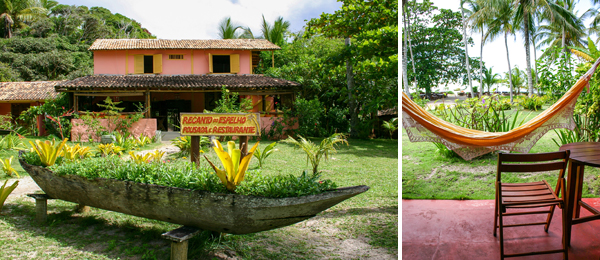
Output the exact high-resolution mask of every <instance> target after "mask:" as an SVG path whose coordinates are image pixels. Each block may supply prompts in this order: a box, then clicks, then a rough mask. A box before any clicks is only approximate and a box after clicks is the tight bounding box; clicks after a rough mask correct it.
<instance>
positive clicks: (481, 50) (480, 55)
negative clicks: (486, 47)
mask: <svg viewBox="0 0 600 260" xmlns="http://www.w3.org/2000/svg"><path fill="white" fill-rule="evenodd" d="M483 43H484V41H483V28H482V29H481V48H480V49H479V96H483ZM488 92H489V91H488Z"/></svg>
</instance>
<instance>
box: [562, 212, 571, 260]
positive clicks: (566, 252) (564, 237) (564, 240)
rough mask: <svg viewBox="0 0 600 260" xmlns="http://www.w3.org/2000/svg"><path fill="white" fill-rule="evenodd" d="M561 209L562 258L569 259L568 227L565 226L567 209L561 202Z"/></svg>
mask: <svg viewBox="0 0 600 260" xmlns="http://www.w3.org/2000/svg"><path fill="white" fill-rule="evenodd" d="M562 208H563V210H561V212H562V246H563V250H564V251H563V259H564V260H569V246H568V245H567V230H568V228H569V227H567V221H566V218H568V217H569V216H568V214H567V209H566V207H565V204H564V203H563V205H562Z"/></svg>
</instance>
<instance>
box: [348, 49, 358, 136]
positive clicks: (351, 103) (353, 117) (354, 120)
mask: <svg viewBox="0 0 600 260" xmlns="http://www.w3.org/2000/svg"><path fill="white" fill-rule="evenodd" d="M345 44H346V48H350V37H348V38H346V40H345ZM346 81H347V84H348V110H350V137H358V132H357V131H356V127H357V125H358V113H357V111H356V97H355V96H354V73H352V64H351V63H350V58H348V59H347V60H346Z"/></svg>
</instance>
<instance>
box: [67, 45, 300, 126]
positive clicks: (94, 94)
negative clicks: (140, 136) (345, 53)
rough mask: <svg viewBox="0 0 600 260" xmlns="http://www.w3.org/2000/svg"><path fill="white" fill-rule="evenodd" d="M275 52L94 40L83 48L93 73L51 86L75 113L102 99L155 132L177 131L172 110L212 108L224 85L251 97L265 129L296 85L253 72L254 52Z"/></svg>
mask: <svg viewBox="0 0 600 260" xmlns="http://www.w3.org/2000/svg"><path fill="white" fill-rule="evenodd" d="M279 49H281V48H280V47H278V46H277V45H274V44H272V43H271V42H269V41H267V40H261V39H230V40H160V39H98V40H96V41H95V42H94V43H93V44H92V46H91V47H90V48H89V50H91V51H93V52H94V75H91V76H86V77H81V78H77V79H74V80H70V81H66V82H62V83H60V84H57V85H56V87H55V88H56V91H59V92H67V93H69V94H70V95H71V96H72V98H73V99H72V100H73V104H74V109H75V111H99V110H102V109H100V108H99V107H98V106H97V104H98V102H101V101H102V100H104V99H105V98H106V97H107V96H109V97H111V98H112V99H113V100H117V101H122V104H121V106H125V107H126V110H125V111H126V112H133V110H134V109H135V107H136V104H141V105H142V106H144V107H145V108H146V109H147V113H146V117H147V118H155V121H156V122H157V123H156V129H159V130H163V131H177V129H178V125H179V122H178V120H179V112H204V111H205V110H212V109H214V108H215V107H216V105H217V103H216V102H217V101H218V100H219V99H220V95H221V89H222V87H225V88H227V89H228V90H229V91H233V92H238V93H240V96H241V97H242V98H249V99H251V100H252V104H253V109H252V112H260V113H261V118H262V121H263V125H264V126H266V127H267V128H268V127H270V125H271V121H272V120H275V119H276V118H271V117H277V116H278V112H279V111H278V110H277V107H276V106H275V104H276V103H277V104H278V105H280V104H284V105H287V106H288V107H289V106H291V104H292V102H293V98H294V92H295V91H296V90H297V89H298V87H299V84H298V83H295V82H291V81H287V80H283V79H277V78H270V77H265V76H263V75H257V74H254V73H253V71H254V68H256V67H257V66H258V62H259V53H260V52H261V51H271V52H273V51H275V50H279ZM153 121H154V120H153ZM72 136H73V135H72Z"/></svg>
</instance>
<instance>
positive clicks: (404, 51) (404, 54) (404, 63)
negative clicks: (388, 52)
mask: <svg viewBox="0 0 600 260" xmlns="http://www.w3.org/2000/svg"><path fill="white" fill-rule="evenodd" d="M403 4H404V3H403ZM403 7H404V12H402V20H403V24H404V35H403V36H404V44H403V45H402V81H403V83H404V93H406V95H407V96H409V97H410V88H409V87H408V75H407V72H408V71H407V69H406V63H407V61H406V45H407V43H408V37H407V34H408V28H407V26H406V7H405V6H403Z"/></svg>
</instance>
